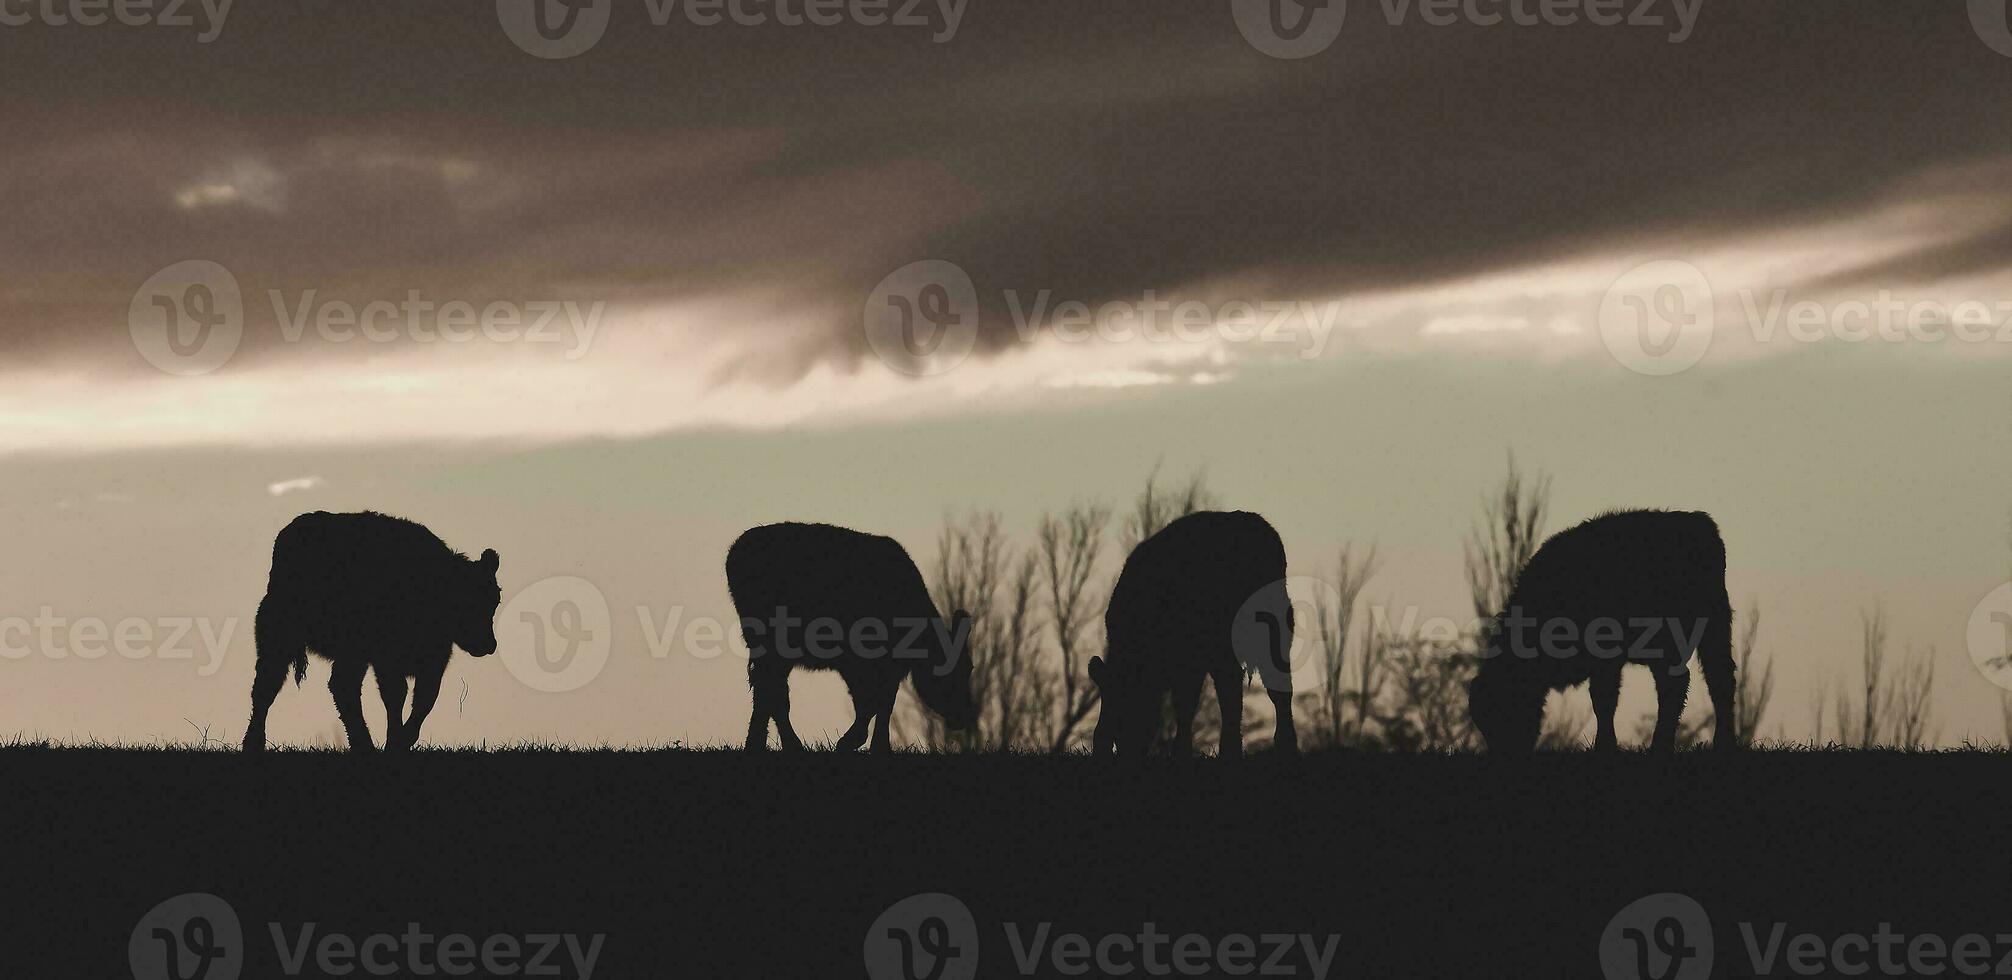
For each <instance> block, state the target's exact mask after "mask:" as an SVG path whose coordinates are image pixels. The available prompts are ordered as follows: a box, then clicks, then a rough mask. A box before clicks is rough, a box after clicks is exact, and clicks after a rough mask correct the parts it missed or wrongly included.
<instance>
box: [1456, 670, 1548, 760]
mask: <svg viewBox="0 0 2012 980" xmlns="http://www.w3.org/2000/svg"><path fill="white" fill-rule="evenodd" d="M1518 666H1520V665H1519V664H1517V663H1516V662H1514V661H1511V660H1509V659H1508V658H1506V657H1503V656H1500V655H1496V651H1494V650H1492V649H1490V650H1488V651H1485V652H1484V656H1483V657H1482V660H1481V669H1480V670H1479V671H1477V672H1476V673H1475V675H1474V680H1473V681H1471V682H1469V683H1468V685H1467V713H1468V715H1469V716H1470V717H1471V718H1473V720H1474V730H1475V731H1478V732H1480V733H1481V740H1482V741H1483V742H1485V743H1487V745H1488V751H1489V752H1491V753H1494V754H1497V755H1522V754H1525V753H1528V752H1530V751H1532V750H1534V749H1535V748H1536V747H1537V737H1538V735H1539V733H1540V732H1541V731H1542V729H1543V727H1544V691H1545V689H1544V685H1543V684H1542V683H1541V682H1539V683H1532V682H1529V681H1528V680H1526V679H1523V678H1519V677H1517V676H1516V673H1517V671H1516V668H1517V667H1518Z"/></svg>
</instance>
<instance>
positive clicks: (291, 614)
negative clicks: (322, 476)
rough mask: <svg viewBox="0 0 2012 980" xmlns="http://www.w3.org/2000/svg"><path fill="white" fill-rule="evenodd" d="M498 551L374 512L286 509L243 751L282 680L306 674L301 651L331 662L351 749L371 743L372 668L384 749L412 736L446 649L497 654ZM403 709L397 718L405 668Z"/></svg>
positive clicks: (259, 743) (258, 739)
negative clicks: (477, 549)
mask: <svg viewBox="0 0 2012 980" xmlns="http://www.w3.org/2000/svg"><path fill="white" fill-rule="evenodd" d="M496 564H497V558H496V552H494V551H484V552H483V553H482V557H481V558H478V559H470V558H468V557H467V556H465V555H462V554H459V553H457V552H455V551H453V550H451V549H449V548H448V547H447V545H446V544H445V543H443V542H442V541H441V540H440V539H439V538H438V537H436V536H434V534H433V532H431V531H428V530H427V529H426V528H425V527H424V526H422V525H419V524H415V523H413V522H411V521H408V520H403V519H401V518H397V517H387V516H385V515H383V514H375V513H368V512H366V513H361V514H330V513H326V512H324V511H316V512H314V513H312V514H302V515H300V516H299V517H296V518H294V519H293V521H292V522H291V523H289V524H287V526H286V527H285V528H282V529H281V530H280V532H279V535H278V536H277V537H276V538H274V539H273V543H272V573H271V577H270V578H269V579H268V581H267V584H266V592H265V598H264V599H262V600H260V602H259V605H258V619H257V622H256V624H255V626H254V627H253V633H254V635H255V637H256V640H257V643H258V668H257V675H256V676H255V678H254V679H253V681H252V711H251V723H250V724H249V725H247V726H246V728H245V741H244V747H245V751H247V752H259V751H263V750H264V749H265V719H266V711H267V709H269V708H271V707H272V701H273V698H274V697H276V696H278V694H279V690H280V688H281V687H283V686H285V683H286V673H287V669H288V668H289V667H291V668H292V669H293V679H294V683H295V684H299V683H300V681H301V679H302V678H303V677H305V676H306V675H307V655H308V653H309V652H313V653H314V654H315V655H317V656H319V657H321V658H323V659H325V660H327V661H329V662H330V664H331V665H332V669H331V671H330V675H329V679H328V690H329V693H330V694H333V695H334V696H335V710H336V714H338V715H340V716H341V718H342V727H343V731H344V732H345V733H347V735H348V736H349V748H350V751H352V752H370V751H371V750H372V745H371V742H370V729H369V727H368V726H366V725H365V724H364V721H363V703H362V698H363V672H364V670H365V669H366V668H367V669H369V670H370V671H372V672H373V673H375V674H376V675H377V692H378V693H379V694H380V695H382V696H383V698H384V711H385V723H386V726H387V727H388V729H389V731H387V732H386V733H385V737H384V747H385V749H386V750H387V751H392V752H399V751H404V750H405V749H409V748H411V747H412V746H413V744H415V743H416V742H418V741H419V726H420V725H421V724H422V723H424V722H425V721H426V714H427V712H429V711H431V710H433V701H434V698H436V697H437V696H439V694H440V677H441V674H443V673H445V672H446V670H447V659H448V657H449V656H451V655H452V654H453V652H454V647H456V646H459V647H461V649H463V650H466V651H468V652H469V653H470V654H471V655H473V656H477V657H486V656H488V655H490V654H492V653H495V652H496V626H495V619H496V606H497V603H498V602H499V601H500V600H501V592H500V591H499V590H498V589H497V587H496ZM408 677H410V678H412V713H411V714H410V715H409V716H408V717H406V718H404V719H403V720H401V719H400V718H399V714H400V711H401V709H403V708H404V706H405V689H406V678H408Z"/></svg>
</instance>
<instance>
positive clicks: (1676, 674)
mask: <svg viewBox="0 0 2012 980" xmlns="http://www.w3.org/2000/svg"><path fill="white" fill-rule="evenodd" d="M1649 669H1651V670H1654V671H1655V672H1656V738H1655V741H1653V742H1650V743H1649V751H1650V752H1653V753H1655V754H1657V755H1668V754H1670V753H1672V752H1675V751H1676V749H1677V723H1678V722H1679V721H1681V720H1682V718H1683V714H1684V698H1685V696H1686V695H1687V694H1689V693H1690V689H1691V665H1690V664H1689V663H1687V662H1685V659H1684V657H1683V654H1682V651H1678V650H1671V651H1670V652H1669V653H1668V654H1666V655H1665V656H1663V657H1660V658H1658V659H1656V660H1653V661H1650V663H1649Z"/></svg>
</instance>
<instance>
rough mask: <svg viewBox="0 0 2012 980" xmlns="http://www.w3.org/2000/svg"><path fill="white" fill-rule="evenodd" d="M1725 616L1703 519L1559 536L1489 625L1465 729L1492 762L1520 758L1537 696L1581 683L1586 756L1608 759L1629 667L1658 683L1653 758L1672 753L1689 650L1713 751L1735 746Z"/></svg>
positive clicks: (1534, 726) (1601, 527) (1535, 725)
mask: <svg viewBox="0 0 2012 980" xmlns="http://www.w3.org/2000/svg"><path fill="white" fill-rule="evenodd" d="M1732 615H1733V614H1732V603H1731V602H1730V601H1729V600H1728V598H1727V596H1726V546H1725V542H1724V541H1723V540H1721V539H1720V537H1719V528H1718V525H1717V524H1715V523H1713V521H1712V518H1711V515H1709V514H1703V513H1689V512H1676V511H1658V510H1634V511H1620V512H1615V513H1609V514H1603V515H1601V516H1599V517H1595V518H1593V519H1592V520H1589V521H1586V522H1585V523H1583V524H1580V525H1578V526H1577V527H1573V528H1569V529H1567V530H1564V531H1561V532H1559V533H1558V534H1556V535H1554V536H1552V538H1551V539H1550V540H1548V541H1546V542H1544V544H1543V546H1542V547H1540V548H1538V549H1537V553H1536V554H1534V555H1532V556H1531V557H1530V562H1529V564H1528V565H1526V566H1524V568H1523V571H1522V573H1521V574H1520V575H1518V576H1517V579H1516V585H1515V587H1514V588H1513V589H1511V590H1510V594H1509V600H1508V605H1507V608H1505V609H1503V610H1502V611H1501V612H1500V613H1498V614H1497V615H1496V616H1495V617H1494V619H1493V620H1491V621H1490V622H1489V624H1488V626H1487V630H1486V633H1485V638H1486V642H1485V645H1484V647H1483V650H1482V659H1481V665H1480V669H1479V671H1478V672H1477V673H1476V674H1475V676H1474V680H1473V681H1472V682H1471V683H1470V684H1469V687H1468V711H1469V713H1470V714H1471V715H1472V717H1473V719H1474V727H1475V729H1476V730H1478V731H1479V732H1480V733H1481V737H1482V739H1483V740H1485V741H1486V742H1487V744H1488V751H1490V752H1496V753H1510V754H1519V753H1525V752H1529V751H1531V750H1532V749H1534V748H1535V747H1536V743H1537V738H1538V734H1539V731H1540V729H1541V728H1542V726H1543V720H1544V699H1545V697H1546V695H1547V694H1549V692H1551V691H1562V690H1565V689H1567V688H1569V687H1573V686H1575V685H1577V684H1579V683H1581V682H1590V684H1591V690H1592V696H1593V714H1594V717H1595V719H1596V720H1597V722H1598V734H1597V735H1596V736H1595V738H1594V741H1593V746H1594V748H1595V749H1596V750H1600V751H1611V750H1613V749H1614V748H1615V747H1616V745H1617V743H1616V741H1615V737H1614V708H1615V705H1616V704H1617V703H1618V702H1619V700H1620V696H1621V668H1622V667H1623V666H1625V665H1626V664H1629V663H1638V664H1644V665H1646V666H1649V667H1651V668H1653V669H1654V671H1655V678H1656V701H1657V713H1656V727H1655V735H1654V737H1653V738H1652V739H1651V741H1650V750H1651V751H1653V752H1658V753H1668V752H1671V751H1673V750H1674V749H1675V746H1676V731H1677V722H1678V719H1679V717H1680V716H1681V715H1682V714H1683V710H1684V698H1685V695H1686V693H1687V692H1688V691H1689V689H1690V684H1691V674H1690V657H1691V654H1692V653H1693V651H1695V652H1696V653H1697V655H1698V659H1699V660H1700V661H1702V663H1703V667H1704V673H1705V684H1706V686H1707V687H1708V688H1709V689H1710V691H1711V695H1712V708H1713V710H1714V711H1715V712H1716V713H1717V719H1716V734H1715V735H1714V737H1713V743H1714V744H1715V745H1716V746H1717V747H1719V748H1722V749H1729V748H1734V747H1736V740H1735V738H1734V737H1733V731H1732V723H1733V696H1734V692H1733V656H1732Z"/></svg>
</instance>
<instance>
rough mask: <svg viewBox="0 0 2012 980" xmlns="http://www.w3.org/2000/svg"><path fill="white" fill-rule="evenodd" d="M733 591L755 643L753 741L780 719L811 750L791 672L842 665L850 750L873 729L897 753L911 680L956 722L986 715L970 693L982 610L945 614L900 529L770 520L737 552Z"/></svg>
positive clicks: (925, 699) (841, 744)
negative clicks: (799, 724) (801, 728)
mask: <svg viewBox="0 0 2012 980" xmlns="http://www.w3.org/2000/svg"><path fill="white" fill-rule="evenodd" d="M727 589H728V591H729V592H730V593H732V595H733V600H734V609H735V610H736V611H737V612H738V613H739V614H740V618H741V635H742V637H743V638H744V639H745V640H746V641H747V646H748V687H749V688H750V689H751V691H752V692H753V695H754V713H753V715H752V716H751V717H750V718H749V719H748V740H747V748H748V751H751V752H759V751H763V750H766V749H767V748H768V723H769V721H770V720H771V719H773V720H774V721H775V728H776V735H777V737H778V739H779V740H780V741H781V742H782V747H783V748H784V749H786V750H790V751H798V750H801V749H802V748H803V742H802V741H801V740H800V739H798V738H797V736H796V731H795V729H793V728H791V727H790V723H789V673H790V671H791V670H794V669H796V668H797V667H805V668H808V669H811V670H836V671H838V675H839V676H840V677H841V678H844V680H845V686H846V690H848V691H849V692H851V694H852V708H853V712H854V718H853V722H852V727H851V728H849V729H847V730H846V732H845V734H844V735H842V736H840V737H839V740H838V745H837V748H838V750H839V751H841V752H851V751H854V750H856V749H858V748H859V746H860V745H861V744H862V743H864V742H865V741H866V737H867V730H868V728H869V727H871V728H872V733H873V751H875V752H890V751H893V745H892V743H891V742H890V740H889V734H890V733H889V732H888V724H889V722H890V721H891V719H892V716H893V714H894V697H895V694H896V693H897V692H898V691H899V690H900V688H901V682H902V680H903V679H904V678H908V677H913V678H914V684H915V693H916V695H917V696H918V697H920V698H921V699H922V703H923V704H924V705H925V706H927V707H928V708H929V709H930V710H931V711H934V712H936V713H937V714H938V715H941V716H942V718H943V720H944V723H945V724H947V725H949V726H950V727H951V728H954V729H962V728H968V727H970V726H971V725H972V724H973V723H974V722H975V721H976V719H977V709H976V707H975V706H974V705H973V704H972V700H971V657H970V656H969V638H970V633H971V617H970V616H969V615H968V614H966V613H965V612H964V611H963V610H961V609H960V610H958V611H957V613H956V615H955V616H954V617H953V618H952V620H951V622H949V623H945V622H944V620H943V618H942V616H941V615H939V614H938V612H937V609H936V604H935V603H934V602H933V601H932V600H931V599H930V598H929V589H928V587H927V586H926V585H924V584H923V581H922V573H921V572H919V571H917V570H916V568H915V562H913V561H911V560H910V559H909V557H908V552H906V551H904V550H902V547H901V545H900V544H899V543H898V542H896V541H895V540H894V539H893V538H886V537H881V536H880V535H877V534H865V533H862V532H859V531H853V530H848V529H846V528H842V527H833V526H831V525H829V524H770V525H767V526H764V527H757V528H754V529H752V530H749V531H748V532H747V533H745V534H742V535H741V536H740V537H739V538H738V539H736V540H735V541H734V543H733V547H731V548H729V549H728V550H727Z"/></svg>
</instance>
